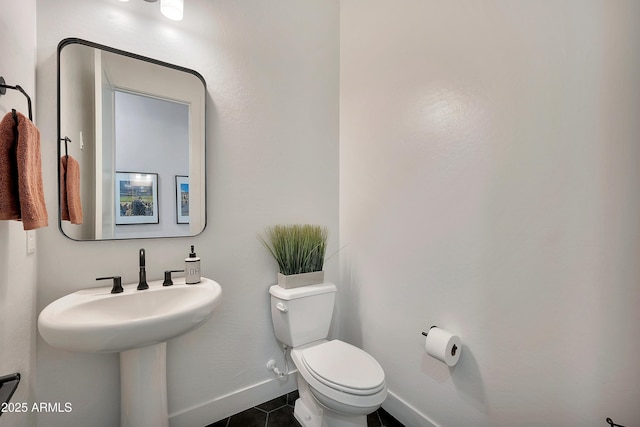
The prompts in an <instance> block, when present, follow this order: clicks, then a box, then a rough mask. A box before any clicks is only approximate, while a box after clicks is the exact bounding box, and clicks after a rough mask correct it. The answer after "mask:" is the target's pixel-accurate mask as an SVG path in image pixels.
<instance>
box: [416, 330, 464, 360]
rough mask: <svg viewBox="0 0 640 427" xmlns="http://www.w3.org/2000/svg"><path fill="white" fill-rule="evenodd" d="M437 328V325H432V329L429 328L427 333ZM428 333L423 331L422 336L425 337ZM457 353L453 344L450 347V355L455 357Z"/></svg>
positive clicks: (456, 347) (456, 348)
mask: <svg viewBox="0 0 640 427" xmlns="http://www.w3.org/2000/svg"><path fill="white" fill-rule="evenodd" d="M437 327H438V326H437V325H433V326H432V327H430V328H429V331H430V330H432V329H433V328H437ZM429 331H427V332H424V331H423V332H422V335H424V336H425V337H426V336H427V335H429ZM457 352H458V346H457V345H455V344H454V345H453V347H451V355H452V356H455V355H456V353H457Z"/></svg>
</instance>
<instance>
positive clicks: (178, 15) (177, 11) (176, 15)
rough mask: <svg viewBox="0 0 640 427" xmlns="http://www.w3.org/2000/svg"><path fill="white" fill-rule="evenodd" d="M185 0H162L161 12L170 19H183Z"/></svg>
mask: <svg viewBox="0 0 640 427" xmlns="http://www.w3.org/2000/svg"><path fill="white" fill-rule="evenodd" d="M183 9H184V0H160V12H162V14H163V15H164V16H166V17H167V18H169V19H173V20H174V21H182V12H183Z"/></svg>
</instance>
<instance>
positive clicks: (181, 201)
mask: <svg viewBox="0 0 640 427" xmlns="http://www.w3.org/2000/svg"><path fill="white" fill-rule="evenodd" d="M176 218H177V222H178V224H189V177H188V176H182V175H176Z"/></svg>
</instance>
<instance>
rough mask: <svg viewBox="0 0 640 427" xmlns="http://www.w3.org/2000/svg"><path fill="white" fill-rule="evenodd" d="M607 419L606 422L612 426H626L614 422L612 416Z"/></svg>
mask: <svg viewBox="0 0 640 427" xmlns="http://www.w3.org/2000/svg"><path fill="white" fill-rule="evenodd" d="M605 421H606V422H607V424H609V425H610V426H611V427H624V426H622V425H620V424H616V423H614V422H613V420H612V419H611V418H607V419H606V420H605Z"/></svg>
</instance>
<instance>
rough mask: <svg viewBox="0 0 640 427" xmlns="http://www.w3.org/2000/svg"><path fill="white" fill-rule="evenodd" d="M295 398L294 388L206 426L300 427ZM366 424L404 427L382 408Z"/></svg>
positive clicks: (296, 393)
mask: <svg viewBox="0 0 640 427" xmlns="http://www.w3.org/2000/svg"><path fill="white" fill-rule="evenodd" d="M297 398H298V391H297V390H296V391H294V392H291V393H289V394H285V395H284V396H280V397H277V398H275V399H273V400H270V401H268V402H265V403H263V404H261V405H258V406H256V407H254V408H250V409H247V410H246V411H242V412H240V413H238V414H235V415H232V416H230V417H229V418H225V419H224V420H220V421H218V422H215V423H213V424H209V425H208V426H206V427H290V426H295V427H300V423H299V422H298V421H296V419H295V418H294V416H293V405H294V403H295V401H296V399H297ZM367 425H368V427H404V426H403V425H402V424H401V423H400V422H399V421H398V420H396V419H395V418H393V417H392V416H391V415H390V414H389V413H388V412H387V411H385V410H384V409H382V408H380V409H378V410H377V411H376V412H374V413H373V414H369V416H367Z"/></svg>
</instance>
